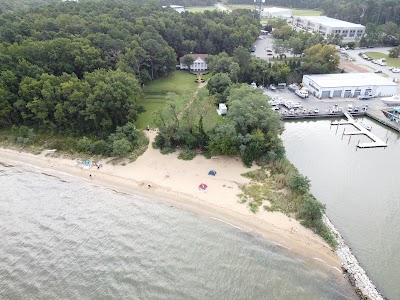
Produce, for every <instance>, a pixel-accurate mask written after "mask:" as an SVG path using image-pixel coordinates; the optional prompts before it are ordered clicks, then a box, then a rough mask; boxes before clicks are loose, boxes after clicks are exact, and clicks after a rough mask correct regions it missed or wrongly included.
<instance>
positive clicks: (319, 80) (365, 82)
mask: <svg viewBox="0 0 400 300" xmlns="http://www.w3.org/2000/svg"><path fill="white" fill-rule="evenodd" d="M304 77H308V78H309V79H311V80H312V81H313V82H315V83H316V84H317V85H318V86H320V87H322V88H335V87H343V86H344V87H351V86H355V87H361V86H376V85H381V86H397V84H396V83H394V82H393V81H392V80H390V79H388V78H385V77H382V76H380V75H379V74H375V73H339V74H319V75H304Z"/></svg>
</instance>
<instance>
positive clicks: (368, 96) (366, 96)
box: [357, 94, 374, 100]
mask: <svg viewBox="0 0 400 300" xmlns="http://www.w3.org/2000/svg"><path fill="white" fill-rule="evenodd" d="M357 98H358V99H359V100H368V99H372V98H374V96H373V95H372V94H367V95H358V97H357Z"/></svg>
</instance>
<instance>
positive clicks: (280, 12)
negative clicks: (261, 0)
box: [261, 7, 292, 19]
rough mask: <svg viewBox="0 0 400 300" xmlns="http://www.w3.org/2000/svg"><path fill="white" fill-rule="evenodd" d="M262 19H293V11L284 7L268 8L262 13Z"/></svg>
mask: <svg viewBox="0 0 400 300" xmlns="http://www.w3.org/2000/svg"><path fill="white" fill-rule="evenodd" d="M261 17H265V18H283V19H289V18H291V17H292V10H291V9H290V8H282V7H266V8H263V10H262V11H261Z"/></svg>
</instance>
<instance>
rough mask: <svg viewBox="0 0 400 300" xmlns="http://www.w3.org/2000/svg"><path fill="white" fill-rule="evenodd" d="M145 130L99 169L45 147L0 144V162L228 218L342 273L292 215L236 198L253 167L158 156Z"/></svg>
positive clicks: (317, 239)
mask: <svg viewBox="0 0 400 300" xmlns="http://www.w3.org/2000/svg"><path fill="white" fill-rule="evenodd" d="M146 134H147V136H148V137H149V139H150V145H149V147H148V149H147V151H146V152H145V153H144V154H143V155H142V156H140V157H139V158H138V159H137V160H136V161H135V162H133V163H130V164H126V165H125V166H122V165H115V166H114V165H112V164H108V163H107V162H106V161H103V162H102V167H101V168H100V169H98V168H97V167H96V166H93V167H91V168H90V169H85V168H84V165H83V164H78V163H77V160H73V159H65V158H59V157H57V158H56V157H51V155H49V152H47V151H43V152H42V153H41V154H40V155H34V154H31V153H25V152H18V151H14V150H9V149H4V148H0V162H1V163H4V164H10V165H17V166H24V165H29V166H33V167H35V168H39V169H40V170H41V171H43V172H46V173H49V174H55V175H57V174H60V173H61V172H62V173H66V174H69V175H72V176H76V177H80V178H82V180H86V181H90V182H92V183H93V184H97V185H100V186H104V187H107V188H110V189H113V190H115V191H119V192H125V193H129V194H134V195H135V194H136V195H142V196H146V197H148V198H150V199H156V200H159V201H164V202H168V203H169V204H170V205H172V206H174V207H177V208H181V209H184V210H187V211H190V212H193V213H196V214H199V215H203V216H207V217H210V218H213V219H217V220H218V221H221V222H225V223H228V224H229V225H231V226H234V227H236V228H237V229H238V230H243V231H246V232H249V233H251V234H256V235H261V236H263V237H264V238H266V239H267V240H268V241H270V242H272V243H275V244H278V245H280V246H281V247H283V248H286V249H289V250H290V251H293V252H295V253H298V254H299V255H301V256H303V257H307V258H312V259H315V260H317V261H320V262H321V264H324V265H328V266H330V267H333V268H335V269H337V270H338V271H339V272H341V271H340V269H341V264H340V262H339V260H338V257H337V255H336V254H335V252H334V251H332V250H331V248H330V247H329V246H328V245H327V244H326V242H325V241H324V240H323V239H322V238H321V237H319V236H317V235H316V234H314V233H313V232H312V231H311V230H309V229H306V228H304V227H303V226H301V225H300V224H299V222H298V221H297V220H295V219H293V218H289V217H288V216H286V215H284V214H282V213H279V212H273V213H272V212H268V211H265V210H263V209H260V211H259V212H258V213H257V214H254V213H252V212H251V211H250V210H249V208H248V206H247V205H246V204H241V203H239V202H238V199H239V198H238V196H237V195H238V194H239V193H240V189H239V186H240V185H242V184H245V183H248V182H249V180H248V179H247V178H245V177H242V176H241V174H242V173H245V172H248V171H249V170H252V169H255V168H256V167H252V168H251V169H249V168H246V167H244V166H243V164H242V162H241V161H240V160H239V159H237V158H222V157H221V158H220V157H217V158H211V159H206V158H204V157H203V156H196V158H195V159H193V160H192V161H183V160H179V159H178V158H177V156H178V154H177V153H173V154H169V155H162V154H161V153H160V152H159V151H158V150H155V149H153V148H152V147H151V141H152V140H153V139H154V137H155V135H156V132H155V131H148V132H146ZM209 170H216V171H217V175H216V176H210V175H208V172H209ZM90 174H91V175H92V176H91V177H90ZM200 183H205V184H207V186H208V188H207V189H206V190H200V189H198V186H199V184H200ZM339 272H335V273H338V274H339Z"/></svg>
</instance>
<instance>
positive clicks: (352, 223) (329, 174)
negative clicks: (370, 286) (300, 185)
mask: <svg viewBox="0 0 400 300" xmlns="http://www.w3.org/2000/svg"><path fill="white" fill-rule="evenodd" d="M365 121H366V122H368V123H370V124H371V125H372V132H373V133H375V134H376V135H377V136H378V137H380V138H381V139H383V140H384V141H386V138H389V140H388V144H389V147H388V148H387V149H385V150H383V149H361V150H358V151H356V150H355V148H356V144H357V142H358V140H359V139H360V138H359V137H352V139H351V140H350V142H349V137H348V136H347V137H344V138H343V140H342V137H341V133H342V132H343V126H341V127H340V128H339V130H338V132H337V134H335V133H336V127H332V128H331V129H330V121H329V120H327V121H318V122H289V123H285V132H284V134H283V140H284V145H285V147H286V151H287V156H288V158H289V159H290V161H292V163H293V164H294V165H295V166H296V167H297V168H298V169H299V170H300V172H302V173H303V174H305V175H306V176H308V177H309V178H310V179H311V182H312V187H311V191H312V193H313V194H314V195H315V196H316V198H317V199H319V200H320V201H321V202H323V203H325V204H326V205H327V214H328V216H329V217H330V219H331V220H332V222H333V223H334V224H335V226H336V227H337V228H338V229H339V231H340V233H341V234H342V235H343V237H344V238H345V240H346V241H347V244H348V245H349V246H350V247H351V248H352V250H353V252H354V253H355V255H356V256H357V258H358V259H359V261H360V263H361V265H362V266H363V267H364V269H366V271H367V272H368V274H369V275H370V278H371V279H372V280H373V281H374V283H375V284H376V285H377V286H378V287H379V288H380V290H381V291H383V293H384V295H385V296H387V297H388V298H389V299H400V279H399V278H400V135H399V134H397V133H395V132H393V131H389V130H387V129H385V128H384V127H382V126H380V125H378V124H377V123H374V122H372V121H370V120H367V119H366V120H365ZM346 128H347V129H350V127H346ZM363 141H368V139H367V138H361V142H363Z"/></svg>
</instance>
